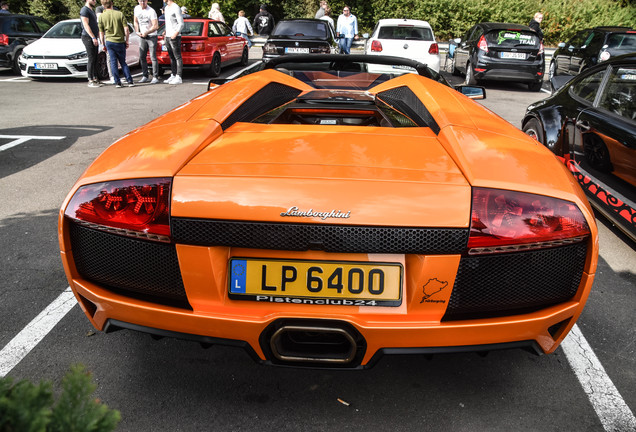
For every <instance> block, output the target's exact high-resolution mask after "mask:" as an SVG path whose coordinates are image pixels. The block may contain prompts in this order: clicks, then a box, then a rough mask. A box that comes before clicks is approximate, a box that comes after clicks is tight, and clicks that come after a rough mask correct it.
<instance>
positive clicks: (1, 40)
mask: <svg viewBox="0 0 636 432" xmlns="http://www.w3.org/2000/svg"><path fill="white" fill-rule="evenodd" d="M0 45H9V35H6V34H1V33H0Z"/></svg>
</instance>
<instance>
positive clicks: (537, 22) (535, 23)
mask: <svg viewBox="0 0 636 432" xmlns="http://www.w3.org/2000/svg"><path fill="white" fill-rule="evenodd" d="M541 21H543V14H542V13H541V12H537V13H536V14H534V18H533V19H532V20H531V21H530V24H528V27H530V28H531V29H532V30H534V31H535V32H536V33H537V35H539V40H543V32H542V31H541Z"/></svg>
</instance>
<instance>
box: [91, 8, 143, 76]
mask: <svg viewBox="0 0 636 432" xmlns="http://www.w3.org/2000/svg"><path fill="white" fill-rule="evenodd" d="M102 4H103V5H104V12H103V13H102V14H101V15H100V16H99V18H98V19H97V25H98V26H99V38H100V40H101V41H102V45H103V46H104V50H108V53H109V54H110V69H111V72H112V74H113V80H114V82H115V87H117V88H121V87H122V85H121V80H120V79H119V67H118V66H117V63H119V64H120V65H121V70H122V72H123V73H124V76H125V77H126V81H128V87H134V86H135V84H134V83H133V78H132V75H130V69H129V68H128V65H127V64H126V48H128V45H129V43H128V38H129V37H130V34H129V33H128V24H127V23H126V19H125V18H124V14H123V13H121V12H120V11H116V10H114V9H113V2H112V0H103V2H102Z"/></svg>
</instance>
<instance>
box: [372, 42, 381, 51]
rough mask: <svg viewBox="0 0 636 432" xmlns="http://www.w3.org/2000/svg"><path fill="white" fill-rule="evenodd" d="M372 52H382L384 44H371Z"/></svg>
mask: <svg viewBox="0 0 636 432" xmlns="http://www.w3.org/2000/svg"><path fill="white" fill-rule="evenodd" d="M371 51H372V52H382V43H380V41H379V40H374V41H372V42H371Z"/></svg>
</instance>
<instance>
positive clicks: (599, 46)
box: [549, 27, 636, 79]
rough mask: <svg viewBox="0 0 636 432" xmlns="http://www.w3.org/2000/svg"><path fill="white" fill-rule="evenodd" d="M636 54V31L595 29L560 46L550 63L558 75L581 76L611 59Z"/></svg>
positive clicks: (552, 69) (613, 28) (554, 73)
mask: <svg viewBox="0 0 636 432" xmlns="http://www.w3.org/2000/svg"><path fill="white" fill-rule="evenodd" d="M631 52H636V30H634V29H631V28H629V27H594V28H591V29H585V30H581V31H580V32H578V33H577V34H576V35H574V37H573V38H572V39H570V40H569V41H568V42H567V43H563V42H561V43H559V47H558V48H557V50H556V51H555V52H554V54H553V55H552V61H551V62H550V72H549V74H550V79H552V77H554V76H555V75H578V74H579V73H581V72H582V71H583V70H584V69H586V68H589V67H591V66H594V65H595V64H597V63H600V62H602V61H604V60H607V59H609V58H610V57H615V56H618V55H621V54H627V53H631Z"/></svg>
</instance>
